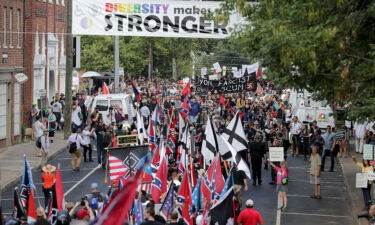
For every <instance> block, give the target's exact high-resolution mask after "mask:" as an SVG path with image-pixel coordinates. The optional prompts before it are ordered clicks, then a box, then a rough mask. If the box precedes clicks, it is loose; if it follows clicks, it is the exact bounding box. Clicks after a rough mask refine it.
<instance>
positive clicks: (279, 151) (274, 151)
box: [269, 147, 285, 162]
mask: <svg viewBox="0 0 375 225" xmlns="http://www.w3.org/2000/svg"><path fill="white" fill-rule="evenodd" d="M269 160H270V161H271V162H280V161H284V160H285V159H284V148H283V147H270V151H269Z"/></svg>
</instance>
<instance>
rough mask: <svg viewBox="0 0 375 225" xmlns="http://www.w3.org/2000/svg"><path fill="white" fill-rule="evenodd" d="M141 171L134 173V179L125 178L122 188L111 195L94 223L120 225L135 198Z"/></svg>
mask: <svg viewBox="0 0 375 225" xmlns="http://www.w3.org/2000/svg"><path fill="white" fill-rule="evenodd" d="M141 171H142V170H139V171H138V172H137V173H136V175H135V177H134V179H127V181H125V183H124V185H123V188H121V189H120V190H119V191H118V192H117V193H116V194H114V195H113V196H112V197H111V200H110V201H109V202H108V204H107V205H106V206H105V207H104V209H103V211H102V213H101V214H100V215H99V216H98V220H97V222H96V223H95V224H96V225H122V224H123V223H124V222H125V221H126V220H127V219H128V216H129V215H128V212H129V209H130V207H131V206H132V204H133V201H134V198H135V194H136V191H137V187H138V184H139V180H140V177H141Z"/></svg>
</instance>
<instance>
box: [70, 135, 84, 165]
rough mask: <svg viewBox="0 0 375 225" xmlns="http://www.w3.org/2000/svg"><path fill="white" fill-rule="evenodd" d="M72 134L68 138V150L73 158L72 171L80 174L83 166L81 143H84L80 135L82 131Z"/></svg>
mask: <svg viewBox="0 0 375 225" xmlns="http://www.w3.org/2000/svg"><path fill="white" fill-rule="evenodd" d="M72 132H73V133H72V134H71V135H70V136H69V138H68V144H69V146H68V149H69V153H70V155H71V157H72V159H71V161H70V163H71V166H72V171H73V172H79V166H80V165H81V158H82V154H81V150H80V148H81V143H82V142H83V141H82V137H81V135H80V134H81V130H80V129H77V130H72Z"/></svg>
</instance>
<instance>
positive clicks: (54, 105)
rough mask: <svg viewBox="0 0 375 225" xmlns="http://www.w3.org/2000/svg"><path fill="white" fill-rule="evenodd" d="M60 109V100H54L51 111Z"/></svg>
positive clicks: (59, 110)
mask: <svg viewBox="0 0 375 225" xmlns="http://www.w3.org/2000/svg"><path fill="white" fill-rule="evenodd" d="M61 110H62V105H61V103H60V102H55V103H53V105H52V112H61Z"/></svg>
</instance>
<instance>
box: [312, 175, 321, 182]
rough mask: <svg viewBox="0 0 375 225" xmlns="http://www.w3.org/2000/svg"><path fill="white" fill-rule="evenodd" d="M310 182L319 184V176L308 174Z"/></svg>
mask: <svg viewBox="0 0 375 225" xmlns="http://www.w3.org/2000/svg"><path fill="white" fill-rule="evenodd" d="M310 184H320V177H317V176H315V175H310Z"/></svg>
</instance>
